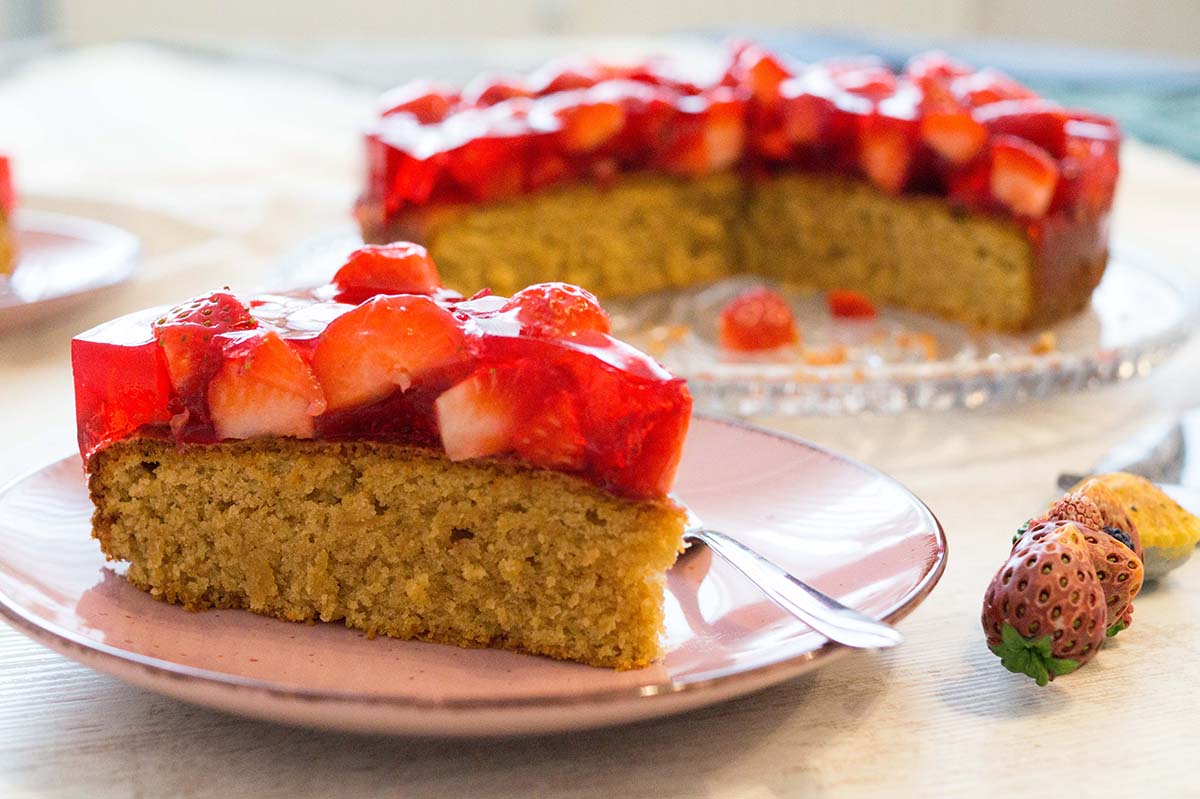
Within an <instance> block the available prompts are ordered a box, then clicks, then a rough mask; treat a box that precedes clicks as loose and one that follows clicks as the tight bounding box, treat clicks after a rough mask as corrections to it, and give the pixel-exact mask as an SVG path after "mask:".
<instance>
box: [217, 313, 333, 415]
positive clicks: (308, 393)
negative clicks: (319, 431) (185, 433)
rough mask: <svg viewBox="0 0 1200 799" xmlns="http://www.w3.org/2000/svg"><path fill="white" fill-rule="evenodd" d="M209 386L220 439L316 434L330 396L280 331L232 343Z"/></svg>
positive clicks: (223, 353)
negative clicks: (315, 420) (316, 419)
mask: <svg viewBox="0 0 1200 799" xmlns="http://www.w3.org/2000/svg"><path fill="white" fill-rule="evenodd" d="M222 358H223V362H222V364H221V367H220V369H219V370H218V371H217V373H216V375H214V376H213V378H212V381H211V382H210V383H209V384H208V407H209V413H210V415H211V417H212V424H213V428H214V430H215V432H216V435H217V437H218V438H253V437H255V436H293V437H296V438H311V437H312V435H313V427H314V426H313V417H315V416H317V415H319V414H321V413H323V412H324V410H325V397H324V394H323V393H322V391H321V386H320V384H318V383H317V379H316V377H314V376H313V373H312V370H311V369H309V367H308V364H306V363H305V362H304V359H303V358H301V357H300V356H299V355H298V354H297V353H296V352H295V351H294V350H293V349H292V348H291V347H289V346H288V345H287V344H286V343H285V342H284V340H283V339H282V338H280V337H279V334H278V333H275V332H268V333H265V334H258V333H252V334H249V335H246V336H243V337H240V338H237V339H234V340H232V341H230V342H229V343H228V344H226V345H225V347H224V350H223V352H222Z"/></svg>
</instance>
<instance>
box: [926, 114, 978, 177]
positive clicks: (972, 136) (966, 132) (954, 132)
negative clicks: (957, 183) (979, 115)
mask: <svg viewBox="0 0 1200 799" xmlns="http://www.w3.org/2000/svg"><path fill="white" fill-rule="evenodd" d="M920 131H921V141H923V142H925V144H926V145H928V147H929V149H931V150H933V151H934V152H935V153H937V154H938V155H940V156H941V157H942V158H945V159H946V160H947V161H949V162H950V163H952V164H956V165H958V164H965V163H967V162H968V161H970V160H971V159H972V158H974V157H975V156H977V155H979V153H980V152H982V151H983V148H984V146H985V145H986V144H987V138H988V132H987V128H985V127H984V126H983V125H982V124H981V123H980V122H978V121H977V120H975V119H974V118H973V117H972V116H971V114H970V113H969V112H967V111H961V110H957V109H955V110H945V111H933V112H930V113H927V114H925V115H924V116H923V117H921V122H920Z"/></svg>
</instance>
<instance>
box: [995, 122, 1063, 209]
mask: <svg viewBox="0 0 1200 799" xmlns="http://www.w3.org/2000/svg"><path fill="white" fill-rule="evenodd" d="M991 154H992V174H991V183H990V187H991V191H992V196H994V197H995V198H996V199H997V200H998V201H999V202H1001V203H1003V204H1004V205H1006V206H1008V208H1010V209H1011V210H1012V211H1013V212H1014V213H1016V214H1020V215H1022V216H1028V217H1034V218H1037V217H1041V216H1044V215H1045V213H1046V211H1048V210H1049V208H1050V201H1051V200H1053V199H1054V191H1055V189H1056V188H1057V187H1058V178H1059V169H1058V164H1057V163H1056V162H1055V160H1054V159H1053V158H1051V157H1050V154H1049V153H1047V152H1046V151H1045V150H1043V149H1042V148H1041V147H1038V146H1037V145H1036V144H1031V143H1030V142H1027V141H1025V140H1024V139H1018V138H1017V137H1015V136H996V137H995V138H994V139H993V140H992V145H991Z"/></svg>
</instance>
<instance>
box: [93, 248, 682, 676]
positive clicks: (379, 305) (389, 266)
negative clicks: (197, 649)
mask: <svg viewBox="0 0 1200 799" xmlns="http://www.w3.org/2000/svg"><path fill="white" fill-rule="evenodd" d="M608 330H609V322H608V317H607V315H606V314H605V313H604V311H603V310H602V309H601V308H600V306H599V305H598V304H597V303H596V301H595V299H594V298H593V297H592V296H591V295H590V294H588V293H587V292H585V291H583V290H581V289H578V288H575V287H573V286H568V285H564V284H545V285H537V286H531V287H529V288H527V289H524V290H522V291H520V292H517V293H516V294H515V295H514V296H513V297H512V299H505V298H502V297H495V296H491V295H488V294H486V293H481V294H480V295H478V296H475V297H472V298H471V299H464V298H463V297H462V296H460V295H458V294H455V293H453V292H451V291H448V290H446V289H443V288H442V287H441V286H440V283H439V279H438V276H437V270H436V268H435V267H434V265H433V263H432V261H431V260H430V259H429V257H428V255H427V253H426V252H425V251H424V249H423V248H421V247H418V246H415V245H410V244H394V245H389V246H386V247H367V248H363V249H362V250H359V251H356V252H355V253H354V254H352V255H351V257H350V259H349V260H348V262H347V264H346V265H345V266H344V267H343V268H342V269H341V270H340V271H339V272H338V273H337V275H336V276H335V279H334V281H333V282H332V283H331V284H330V285H328V286H324V287H321V288H318V289H316V290H313V291H309V292H298V293H293V294H287V295H268V296H261V297H257V298H254V299H252V300H250V301H249V302H243V301H242V300H241V299H239V298H238V297H236V296H234V295H233V294H231V293H229V292H228V291H221V292H213V293H211V294H209V295H205V296H203V297H199V298H196V299H194V300H191V301H189V302H188V303H184V304H183V305H180V306H177V307H176V308H174V309H171V310H170V311H167V312H165V313H164V312H163V311H161V310H158V311H149V312H144V313H141V314H133V315H131V316H128V317H123V318H121V319H118V320H116V321H114V322H110V323H108V324H106V325H102V326H100V327H98V328H95V329H93V330H91V331H89V332H87V333H84V334H82V335H80V336H78V337H77V338H76V339H75V340H74V341H73V342H72V361H73V365H74V372H75V386H76V403H77V412H78V423H79V444H80V451H81V454H82V455H83V458H84V462H85V466H86V470H87V474H88V484H89V488H90V491H91V496H92V499H93V501H94V503H95V506H96V510H95V514H94V516H93V528H94V529H93V534H94V536H95V537H96V538H97V539H99V541H100V546H101V549H102V550H103V551H104V553H105V555H106V556H107V557H108V558H109V559H112V560H122V561H128V563H129V566H128V570H127V572H126V576H127V578H128V580H129V581H130V582H131V583H132V584H133V585H136V586H137V587H139V588H141V589H143V590H146V591H148V592H150V593H151V594H152V595H154V596H155V597H158V598H160V599H164V600H167V601H170V602H178V603H180V604H183V605H185V606H187V607H188V608H191V609H202V608H209V607H225V608H246V609H249V610H252V611H255V612H259V613H264V614H268V615H271V616H276V617H278V618H281V619H288V620H293V621H310V620H318V619H319V620H323V621H344V622H345V623H346V624H347V625H348V626H351V627H355V628H358V629H362V630H365V631H366V632H367V633H368V634H369V635H376V634H384V635H389V636H394V637H398V638H412V639H421V640H427V641H434V642H441V643H448V644H457V645H461V646H492V647H503V648H507V649H513V650H517V651H522V652H529V653H535V654H541V655H548V656H551V657H555V658H562V659H568V660H575V661H579V662H582V663H588V664H592V665H596V666H606V667H613V668H619V669H628V668H637V667H641V666H645V665H646V664H648V663H650V662H651V661H653V660H655V659H656V658H658V657H660V656H661V654H662V648H661V641H660V637H661V633H662V627H663V590H664V584H665V575H666V571H667V569H668V568H669V567H670V566H671V564H672V563H673V562H674V560H675V557H676V555H677V553H678V552H679V551H680V550H681V548H682V532H683V526H684V512H683V509H682V508H681V507H680V506H679V505H677V504H676V503H675V502H674V501H672V500H671V499H670V498H669V496H668V491H669V489H670V487H671V484H672V480H673V478H674V473H675V470H676V467H677V465H678V463H679V459H680V455H681V448H682V444H683V439H684V436H685V434H686V431H687V427H688V421H689V418H690V412H691V398H690V396H689V394H688V392H687V388H686V386H685V385H684V383H683V381H681V380H679V379H678V378H674V377H672V376H671V375H670V374H668V373H667V372H665V370H663V368H662V367H661V366H659V365H658V364H657V363H656V362H654V361H653V360H652V359H650V358H649V357H647V356H645V355H643V354H642V353H640V352H638V351H636V350H634V349H633V348H631V347H629V346H627V345H624V344H622V343H620V342H619V341H617V340H615V339H613V338H612V337H610V336H609V335H608Z"/></svg>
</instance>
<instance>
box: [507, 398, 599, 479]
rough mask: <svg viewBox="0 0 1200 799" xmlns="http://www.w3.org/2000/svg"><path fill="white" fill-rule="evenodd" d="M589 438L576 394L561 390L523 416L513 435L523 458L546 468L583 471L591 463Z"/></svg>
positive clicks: (517, 449) (514, 447)
mask: <svg viewBox="0 0 1200 799" xmlns="http://www.w3.org/2000/svg"><path fill="white" fill-rule="evenodd" d="M586 444H587V442H586V441H585V440H584V437H583V432H582V430H581V428H580V421H579V411H578V409H577V408H576V400H575V398H574V397H573V396H572V395H571V394H570V393H568V392H566V391H558V392H554V393H552V394H550V396H549V397H548V398H547V399H546V400H545V401H543V402H542V403H541V407H540V408H538V410H536V411H535V412H533V413H532V414H530V415H529V416H528V417H526V418H525V419H523V420H522V421H521V423H520V424H519V426H518V428H517V430H516V431H515V433H514V435H513V439H512V445H513V449H514V450H515V451H516V453H517V455H519V456H520V457H521V458H523V459H525V460H526V461H529V462H530V463H531V464H533V465H534V466H539V467H541V468H543V469H556V470H558V471H563V472H578V471H582V470H583V468H584V467H585V466H586V465H587V446H586Z"/></svg>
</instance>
